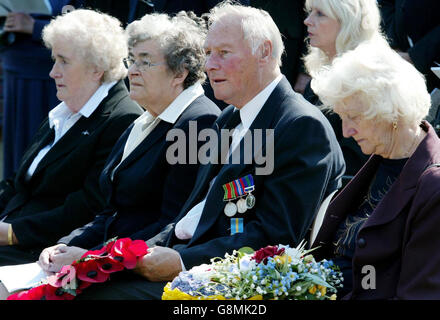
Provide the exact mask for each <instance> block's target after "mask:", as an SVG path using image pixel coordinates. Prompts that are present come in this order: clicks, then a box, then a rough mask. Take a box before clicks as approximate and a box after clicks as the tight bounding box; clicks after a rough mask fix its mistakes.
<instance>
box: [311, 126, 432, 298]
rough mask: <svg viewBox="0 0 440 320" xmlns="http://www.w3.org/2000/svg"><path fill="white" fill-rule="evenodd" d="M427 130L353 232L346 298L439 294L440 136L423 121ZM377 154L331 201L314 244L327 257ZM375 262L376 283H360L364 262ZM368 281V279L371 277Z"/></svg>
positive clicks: (376, 162) (371, 173)
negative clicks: (350, 278)
mask: <svg viewBox="0 0 440 320" xmlns="http://www.w3.org/2000/svg"><path fill="white" fill-rule="evenodd" d="M422 127H423V129H424V130H425V131H426V132H427V136H426V137H425V138H424V140H422V142H421V143H420V144H419V146H418V147H417V150H416V151H415V152H414V154H413V155H412V156H411V157H410V158H409V159H408V161H407V163H406V164H405V166H404V167H403V169H402V172H401V173H400V175H399V177H398V179H397V180H396V181H395V182H394V183H393V185H392V186H391V188H390V190H389V191H388V193H387V194H386V195H385V196H384V197H383V199H382V201H381V202H380V203H379V204H378V206H377V207H376V209H375V210H374V211H373V213H372V214H371V216H370V217H369V218H368V220H367V221H366V222H365V223H364V225H363V226H362V227H361V229H360V230H359V233H358V235H357V237H356V250H355V253H354V257H353V262H352V265H353V290H352V292H351V293H350V294H349V295H347V296H346V297H344V298H346V299H349V298H351V299H436V300H438V299H440V254H438V248H439V247H440V235H439V232H438V226H439V225H440V188H439V185H440V167H438V166H433V167H431V165H432V164H434V163H437V164H439V163H440V140H439V138H438V137H437V135H436V133H435V131H434V129H433V128H432V127H431V126H430V125H429V124H428V123H427V122H426V121H423V125H422ZM380 160H381V157H380V156H372V157H371V158H370V160H369V161H368V162H367V163H366V164H365V166H364V167H363V168H362V169H361V170H360V171H359V173H358V174H357V175H356V176H355V177H354V178H353V179H352V180H351V181H350V183H349V184H347V186H346V187H345V188H344V189H343V190H342V191H341V192H340V193H339V195H338V196H337V197H335V199H334V200H333V201H332V202H331V203H330V205H329V207H328V209H327V212H326V215H325V217H324V221H323V223H322V227H321V229H320V231H319V232H318V235H317V237H316V240H315V243H314V244H313V247H316V246H321V247H320V248H319V249H318V251H315V255H316V257H317V258H319V259H321V258H329V257H331V256H332V253H333V251H334V246H333V238H334V236H335V234H336V232H337V229H338V227H339V225H340V223H341V222H342V221H343V220H344V219H345V218H346V217H347V215H348V214H349V213H350V212H353V211H354V210H356V208H357V207H358V206H359V204H360V203H361V201H362V200H363V198H364V196H365V194H366V192H367V189H368V187H369V185H370V182H371V179H372V178H373V177H374V175H375V173H376V171H377V168H378V165H379V163H380ZM367 265H369V266H373V267H374V268H375V277H376V278H375V284H376V288H375V289H368V288H366V289H364V288H363V287H362V279H363V278H364V277H365V276H366V275H367V274H368V275H371V273H370V271H369V272H366V271H364V273H362V268H363V267H364V266H367ZM370 283H371V282H370Z"/></svg>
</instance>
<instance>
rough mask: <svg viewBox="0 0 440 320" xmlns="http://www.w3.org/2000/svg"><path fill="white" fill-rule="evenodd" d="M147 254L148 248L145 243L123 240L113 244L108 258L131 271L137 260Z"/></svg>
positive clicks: (128, 239)
mask: <svg viewBox="0 0 440 320" xmlns="http://www.w3.org/2000/svg"><path fill="white" fill-rule="evenodd" d="M147 252H148V246H147V244H146V243H145V241H142V240H134V241H132V240H131V239H130V238H123V239H119V240H117V241H116V242H115V244H114V245H113V247H112V249H111V251H110V257H111V258H112V259H114V260H116V261H119V262H120V263H122V264H123V265H124V267H126V268H127V269H133V268H134V267H136V264H137V262H138V260H139V259H140V258H141V257H143V256H144V255H146V254H147Z"/></svg>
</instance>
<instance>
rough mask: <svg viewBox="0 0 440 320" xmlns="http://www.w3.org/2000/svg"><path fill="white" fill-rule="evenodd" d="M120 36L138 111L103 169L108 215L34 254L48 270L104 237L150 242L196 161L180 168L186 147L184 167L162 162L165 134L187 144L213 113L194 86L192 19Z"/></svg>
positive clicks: (149, 18) (199, 41)
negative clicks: (124, 43)
mask: <svg viewBox="0 0 440 320" xmlns="http://www.w3.org/2000/svg"><path fill="white" fill-rule="evenodd" d="M200 21H201V20H200ZM126 34H127V36H128V47H129V54H128V58H126V59H125V60H124V62H125V64H126V66H127V67H128V78H129V81H130V97H131V98H132V99H133V100H135V101H136V102H138V103H139V104H140V105H141V106H142V107H143V108H144V109H145V112H144V114H142V115H141V116H140V117H139V118H138V119H137V120H136V121H135V122H134V124H133V126H131V127H130V128H129V129H127V131H126V132H125V133H124V134H123V135H122V136H121V138H120V139H119V141H118V142H117V144H116V145H115V147H114V149H113V151H112V153H111V155H110V157H109V159H108V161H107V164H106V165H105V167H104V171H103V173H102V175H101V189H102V190H103V191H104V192H105V194H106V195H107V201H108V202H107V203H108V210H107V211H105V212H103V213H102V214H101V215H98V216H97V217H96V219H95V220H94V221H93V222H91V223H89V224H88V225H86V226H84V227H82V228H80V229H77V230H75V231H74V232H72V233H71V234H70V235H68V236H66V237H64V238H62V239H61V240H60V241H59V244H58V245H56V246H53V247H50V248H47V249H45V250H44V251H43V252H42V254H41V255H40V265H41V266H42V267H43V268H44V269H45V270H46V271H49V272H56V271H59V270H60V269H61V267H62V266H63V265H65V264H70V263H72V262H73V261H74V260H76V259H77V258H79V257H80V256H81V255H82V254H83V253H84V252H86V249H91V248H93V247H95V246H100V245H102V244H103V242H104V241H106V240H108V239H110V238H112V237H116V236H117V237H131V238H132V239H136V238H138V239H140V238H142V239H143V238H150V237H152V236H153V235H155V234H157V233H158V232H159V231H160V230H161V229H162V228H163V227H164V226H165V225H167V224H168V223H170V222H171V221H172V220H173V219H174V218H175V217H176V216H177V214H178V213H179V211H180V209H181V208H182V206H183V205H184V202H185V201H186V199H187V197H188V196H189V193H190V192H191V190H192V188H193V186H194V182H195V178H196V174H197V170H198V164H189V163H188V162H189V161H188V158H189V152H188V149H187V147H185V149H186V152H185V153H186V155H185V158H186V162H185V163H180V164H179V163H177V164H172V163H170V160H171V159H168V158H167V156H169V155H168V152H167V150H168V148H169V147H170V145H171V144H173V143H174V139H169V138H167V135H168V134H170V133H171V131H172V130H173V129H174V130H175V131H174V132H177V131H180V132H182V133H184V136H185V137H186V146H188V145H189V143H191V142H194V141H190V139H191V138H192V136H191V135H190V134H189V131H190V128H191V127H194V126H196V128H197V135H198V132H199V131H200V130H203V129H204V128H210V127H211V126H212V124H213V122H214V121H215V120H216V118H217V116H218V115H219V114H220V110H219V109H218V108H217V106H216V105H215V104H214V103H213V102H211V101H210V100H209V99H208V98H206V97H205V95H204V93H203V89H202V87H201V83H202V82H203V81H204V80H205V73H204V64H205V54H204V51H203V42H204V38H205V34H206V31H205V28H204V26H203V27H202V26H200V25H199V24H198V21H197V22H196V20H195V17H192V18H190V17H189V16H188V15H187V14H184V13H180V14H179V15H177V16H175V17H174V18H170V17H169V16H168V15H165V14H151V15H146V16H144V17H143V18H142V19H141V20H138V21H135V22H133V23H131V24H130V25H129V26H128V27H127V30H126ZM176 129H180V130H176ZM169 140H173V141H169ZM194 143H196V142H194Z"/></svg>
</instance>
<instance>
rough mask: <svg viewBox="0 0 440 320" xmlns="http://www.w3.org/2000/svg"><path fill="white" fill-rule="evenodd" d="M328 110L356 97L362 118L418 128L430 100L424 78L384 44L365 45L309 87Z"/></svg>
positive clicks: (322, 73) (317, 77)
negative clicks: (360, 104) (363, 107)
mask: <svg viewBox="0 0 440 320" xmlns="http://www.w3.org/2000/svg"><path fill="white" fill-rule="evenodd" d="M311 86H312V89H313V91H314V92H315V93H316V94H317V95H318V96H319V98H320V99H321V101H322V102H323V103H324V105H326V106H328V107H330V108H331V109H332V108H334V107H335V106H337V105H343V104H344V101H345V100H346V99H347V98H350V97H358V98H359V99H360V100H361V101H362V102H363V103H364V104H365V106H366V110H365V112H364V113H363V116H364V117H365V118H366V119H377V120H383V121H386V122H390V123H392V122H394V121H398V120H400V121H402V122H403V123H407V124H418V123H420V121H421V120H422V119H423V118H424V117H425V116H426V115H427V114H428V111H429V108H430V105H431V100H430V95H429V93H428V91H427V89H426V83H425V79H424V76H423V75H422V74H421V73H420V72H418V71H417V70H416V69H415V67H414V66H413V65H412V64H410V63H409V62H407V61H405V60H404V59H403V58H401V57H400V56H399V54H397V53H396V52H395V51H394V50H392V49H391V48H390V47H389V46H388V44H380V45H378V43H377V42H374V41H373V42H370V41H366V42H364V43H362V44H361V45H359V46H358V47H357V48H356V49H354V50H352V51H349V52H347V53H345V54H343V55H342V56H341V57H338V58H336V59H335V60H334V61H333V63H332V66H331V67H324V68H322V70H321V72H318V73H317V74H316V76H315V77H314V79H312V83H311Z"/></svg>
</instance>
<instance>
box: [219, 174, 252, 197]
mask: <svg viewBox="0 0 440 320" xmlns="http://www.w3.org/2000/svg"><path fill="white" fill-rule="evenodd" d="M253 190H254V178H253V177H252V175H251V174H248V175H247V176H245V177H243V178H239V179H236V180H234V181H231V182H228V183H225V184H224V185H223V191H224V196H223V201H230V200H234V199H237V198H239V197H242V196H244V195H245V194H247V193H250V192H252V191H253Z"/></svg>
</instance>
